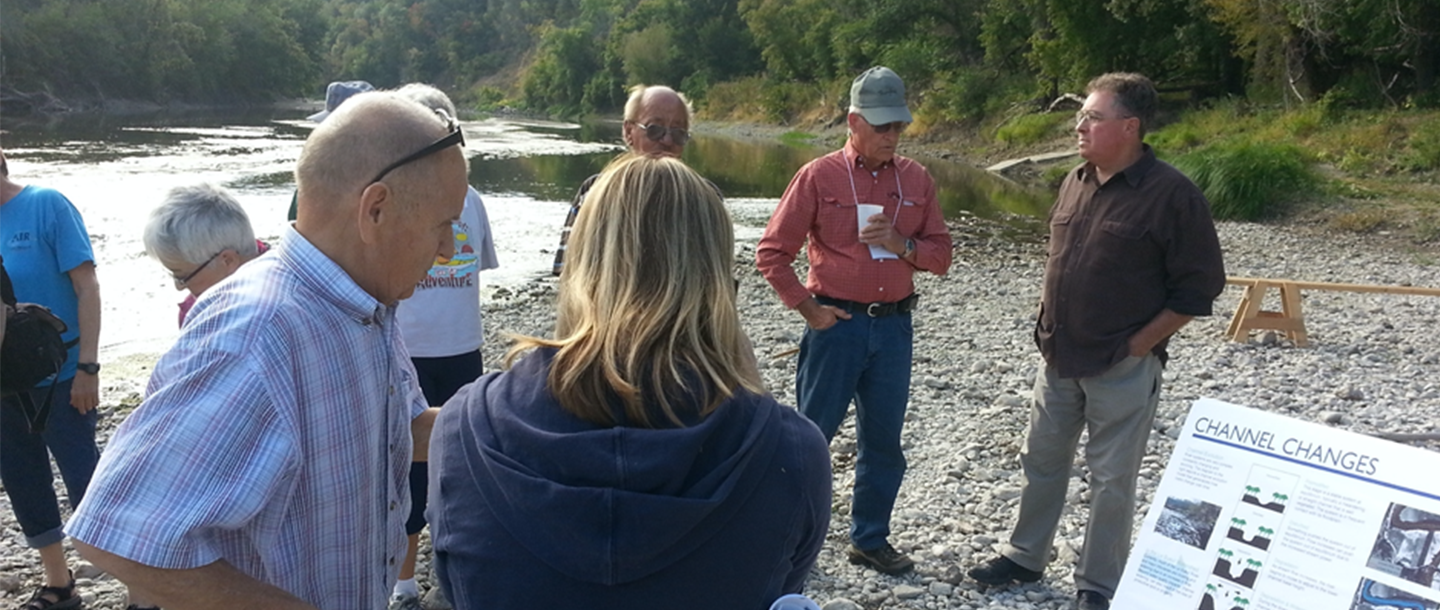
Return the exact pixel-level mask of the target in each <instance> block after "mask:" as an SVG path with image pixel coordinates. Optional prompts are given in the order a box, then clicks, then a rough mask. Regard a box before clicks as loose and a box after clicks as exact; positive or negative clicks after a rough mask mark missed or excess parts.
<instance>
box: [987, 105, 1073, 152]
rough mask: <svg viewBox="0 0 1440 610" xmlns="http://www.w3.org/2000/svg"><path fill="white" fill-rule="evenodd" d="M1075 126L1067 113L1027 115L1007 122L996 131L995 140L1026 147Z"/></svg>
mask: <svg viewBox="0 0 1440 610" xmlns="http://www.w3.org/2000/svg"><path fill="white" fill-rule="evenodd" d="M1073 124H1074V119H1073V118H1071V116H1070V115H1069V114H1066V113H1053V112H1052V113H1048V114H1025V115H1021V116H1018V117H1015V118H1013V119H1011V120H1009V121H1007V122H1006V123H1005V124H1004V125H1001V126H1000V129H998V130H996V131H995V139H996V140H999V141H1001V142H1004V143H1006V144H1011V145H1016V146H1024V145H1026V144H1034V143H1036V142H1039V141H1041V140H1045V139H1047V138H1050V137H1052V136H1054V135H1055V133H1056V132H1057V130H1062V129H1064V128H1067V127H1069V126H1071V125H1073Z"/></svg>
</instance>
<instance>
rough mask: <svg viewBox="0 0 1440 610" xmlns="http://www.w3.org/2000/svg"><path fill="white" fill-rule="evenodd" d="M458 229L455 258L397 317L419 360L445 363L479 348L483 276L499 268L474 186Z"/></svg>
mask: <svg viewBox="0 0 1440 610" xmlns="http://www.w3.org/2000/svg"><path fill="white" fill-rule="evenodd" d="M452 228H453V229H454V230H455V257H454V258H452V259H450V260H449V261H447V262H445V263H442V264H437V265H435V266H434V267H431V268H430V273H428V274H427V275H426V276H425V279H423V280H421V281H420V283H419V284H416V285H415V294H414V295H413V296H411V297H410V298H408V299H405V300H403V301H401V302H400V307H399V308H398V309H397V310H396V312H395V316H396V318H397V319H398V320H399V321H400V334H401V336H403V337H404V339H405V348H406V349H407V350H409V352H410V355H411V356H412V357H415V358H441V357H445V356H454V355H457V354H463V353H466V352H472V351H475V350H477V349H480V346H481V345H482V344H484V343H485V331H484V329H483V327H482V326H481V320H480V272H481V271H484V270H486V269H494V268H496V267H499V266H500V263H499V261H497V260H496V258H495V238H494V236H493V235H492V234H491V233H490V216H489V215H488V214H486V213H485V202H483V201H481V200H480V193H479V192H478V191H476V190H475V188H474V187H470V189H469V190H468V191H467V192H466V193H465V209H464V210H463V211H461V212H460V220H458V221H456V222H455V223H454V226H453V227H452Z"/></svg>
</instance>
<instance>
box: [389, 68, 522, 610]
mask: <svg viewBox="0 0 1440 610" xmlns="http://www.w3.org/2000/svg"><path fill="white" fill-rule="evenodd" d="M397 93H400V94H401V95H405V96H407V97H409V98H410V99H413V100H415V101H417V102H420V103H421V104H424V105H426V106H428V107H430V108H432V109H435V110H439V111H443V112H445V113H447V114H449V115H450V116H454V115H455V105H454V103H453V102H451V101H450V98H449V96H447V95H445V93H444V92H442V91H440V90H439V89H436V88H434V87H431V86H429V85H422V84H418V83H412V84H409V85H405V86H404V87H401V88H400V89H399V90H398V91H397ZM452 228H453V229H454V230H455V231H454V232H455V256H454V257H452V258H451V259H450V260H446V261H436V263H435V265H434V266H433V267H431V268H430V273H429V274H427V275H426V276H425V279H423V280H421V281H420V283H418V284H416V285H415V294H414V295H412V296H411V297H410V298H408V299H405V300H404V301H401V302H400V306H399V308H397V309H396V312H395V317H396V319H397V320H398V321H399V325H400V335H401V337H402V338H403V339H404V341H405V349H406V350H408V351H409V352H410V361H411V362H413V363H415V373H416V376H417V377H418V378H419V381H420V389H421V390H422V391H423V392H424V393H425V400H426V402H428V403H429V404H430V405H432V406H437V407H438V406H440V405H443V404H445V401H447V400H449V399H450V397H451V396H453V395H454V394H455V392H456V390H459V389H460V388H461V387H463V386H464V385H466V384H468V383H470V382H471V381H474V380H475V378H476V377H479V376H480V373H481V372H482V371H483V370H484V361H483V358H482V356H481V354H480V346H481V345H483V344H484V343H485V331H484V329H483V327H482V326H481V315H480V272H481V271H484V270H486V269H494V268H496V267H498V266H500V263H499V261H498V260H496V258H495V240H494V238H493V236H492V235H491V233H490V218H489V216H488V215H487V214H486V213H485V203H484V202H483V201H481V200H480V193H479V192H477V191H476V190H475V187H469V189H468V190H467V191H466V193H465V209H464V210H463V211H461V212H460V218H459V220H456V221H455V222H454V224H453V227H452ZM428 478H429V469H428V468H426V463H425V462H415V463H413V464H411V465H410V518H409V520H407V521H406V522H405V534H406V535H408V536H409V538H410V549H409V551H408V552H407V553H406V556H405V563H404V564H403V565H401V567H400V580H399V581H398V582H396V583H395V590H394V592H393V593H392V595H391V597H390V608H392V609H394V610H418V609H419V608H420V601H419V596H420V592H419V586H418V585H417V584H416V582H415V556H416V553H417V550H418V548H419V545H420V530H422V529H424V528H425V496H426V492H427V490H428V485H427V484H426V482H427V480H428ZM435 591H439V589H435Z"/></svg>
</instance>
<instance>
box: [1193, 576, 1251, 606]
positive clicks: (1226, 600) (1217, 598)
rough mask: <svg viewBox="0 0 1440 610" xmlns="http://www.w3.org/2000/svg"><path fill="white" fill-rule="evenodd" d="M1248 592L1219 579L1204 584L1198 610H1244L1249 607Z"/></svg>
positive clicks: (1212, 579)
mask: <svg viewBox="0 0 1440 610" xmlns="http://www.w3.org/2000/svg"><path fill="white" fill-rule="evenodd" d="M1250 595H1251V593H1250V590H1249V589H1246V588H1244V587H1238V586H1236V585H1235V583H1233V582H1230V581H1228V580H1223V579H1219V578H1211V579H1210V582H1207V583H1205V594H1204V595H1203V596H1201V597H1200V607H1199V608H1198V610H1245V608H1247V607H1248V606H1249V605H1250Z"/></svg>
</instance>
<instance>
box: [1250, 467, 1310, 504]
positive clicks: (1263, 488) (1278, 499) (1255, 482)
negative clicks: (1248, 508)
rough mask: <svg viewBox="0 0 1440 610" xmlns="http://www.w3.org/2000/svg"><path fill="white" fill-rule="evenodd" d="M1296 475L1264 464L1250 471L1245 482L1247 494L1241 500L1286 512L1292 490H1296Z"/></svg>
mask: <svg viewBox="0 0 1440 610" xmlns="http://www.w3.org/2000/svg"><path fill="white" fill-rule="evenodd" d="M1296 480H1297V477H1295V475H1291V474H1286V473H1283V472H1280V471H1278V470H1272V469H1270V468H1265V467H1262V466H1256V467H1255V468H1254V469H1252V470H1251V471H1250V479H1249V480H1247V481H1246V482H1245V495H1244V496H1241V498H1240V500H1241V501H1242V502H1244V503H1246V504H1250V505H1253V506H1258V507H1260V508H1263V509H1265V510H1268V511H1272V512H1276V513H1284V512H1285V505H1286V504H1287V503H1288V502H1289V501H1290V492H1292V491H1294V490H1295V482H1296Z"/></svg>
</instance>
